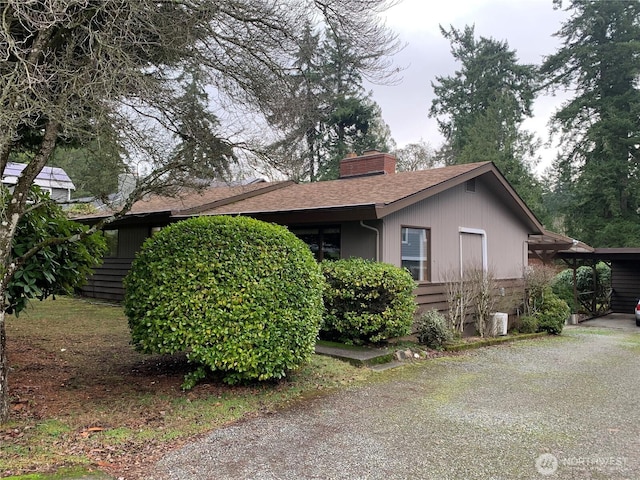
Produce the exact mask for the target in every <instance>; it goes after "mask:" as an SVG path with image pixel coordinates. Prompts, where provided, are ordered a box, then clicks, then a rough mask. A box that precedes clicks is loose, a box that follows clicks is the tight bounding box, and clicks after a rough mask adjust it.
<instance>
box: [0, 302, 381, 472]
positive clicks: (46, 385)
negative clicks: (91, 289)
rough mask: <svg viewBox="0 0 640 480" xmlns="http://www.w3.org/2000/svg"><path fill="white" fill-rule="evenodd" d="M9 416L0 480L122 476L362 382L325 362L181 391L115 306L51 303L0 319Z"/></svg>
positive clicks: (176, 366) (361, 376)
mask: <svg viewBox="0 0 640 480" xmlns="http://www.w3.org/2000/svg"><path fill="white" fill-rule="evenodd" d="M7 351H8V356H9V364H10V376H9V391H10V395H11V410H12V413H11V418H10V421H9V423H8V424H6V425H0V477H3V476H8V475H17V474H26V473H33V472H55V471H58V470H59V469H61V468H75V467H81V468H86V469H89V470H91V469H101V470H104V471H106V472H108V473H112V474H114V475H118V474H121V473H122V472H123V469H124V470H126V468H129V467H128V466H129V465H142V464H144V462H148V461H152V460H153V459H154V456H157V455H159V454H161V453H162V452H165V451H167V450H168V449H171V448H174V447H176V446H179V445H180V444H182V443H184V442H185V441H187V440H188V439H190V438H193V437H194V436H197V435H201V434H204V433H206V432H208V431H211V430H213V429H215V428H218V427H220V426H223V425H226V424H228V423H230V422H234V421H236V420H238V419H241V418H245V417H251V416H255V415H259V414H263V413H265V412H269V411H274V410H278V409H280V408H284V407H286V406H287V405H291V404H292V403H295V402H297V401H299V400H300V399H303V398H308V397H310V396H316V395H319V394H323V393H325V392H328V391H332V390H334V389H336V388H339V387H341V386H345V385H353V384H357V383H360V382H363V381H365V380H367V379H369V378H370V377H371V376H372V375H373V374H372V373H371V371H370V370H367V369H362V368H356V367H354V366H352V365H350V364H348V363H346V362H343V361H340V360H336V359H332V358H329V357H321V356H317V355H316V356H313V357H312V360H311V362H310V363H308V364H307V365H305V366H304V367H302V368H300V369H299V370H298V371H296V372H292V373H291V374H290V375H289V377H288V378H286V379H284V380H282V381H279V382H267V383H252V384H248V385H241V386H233V387H232V386H227V385H225V384H223V383H221V382H219V381H218V380H217V379H215V378H209V379H207V380H205V381H204V382H202V383H201V384H199V385H197V386H196V387H195V388H194V389H193V390H191V391H188V392H184V391H182V390H181V389H180V385H181V383H182V380H183V376H184V374H185V373H186V372H187V371H189V368H190V367H189V365H188V364H187V363H186V360H185V359H184V357H183V356H171V357H168V356H153V355H151V356H149V355H146V356H145V355H142V354H139V353H137V352H135V351H134V350H133V348H132V347H131V345H130V337H129V331H128V327H127V321H126V318H125V317H124V315H123V310H122V307H120V306H118V305H115V306H114V305H108V304H101V303H95V302H94V303H91V302H88V301H86V300H82V299H76V298H69V297H60V298H57V299H56V300H47V301H44V302H34V303H33V304H32V306H31V307H30V308H29V309H28V310H27V311H26V312H24V313H23V314H21V315H20V316H19V317H18V318H15V317H9V318H8V320H7Z"/></svg>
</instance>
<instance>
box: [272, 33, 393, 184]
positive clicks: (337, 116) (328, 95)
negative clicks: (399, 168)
mask: <svg viewBox="0 0 640 480" xmlns="http://www.w3.org/2000/svg"><path fill="white" fill-rule="evenodd" d="M366 61H367V59H366V58H365V57H363V56H362V54H361V53H358V52H357V51H356V50H355V49H354V48H353V45H352V44H350V43H349V41H348V39H346V38H345V37H343V36H341V35H339V34H337V33H336V32H334V31H332V30H331V29H327V30H326V32H325V34H324V35H323V36H322V37H321V36H320V35H319V34H317V33H314V31H313V28H312V26H311V25H310V24H308V25H307V26H306V27H305V28H304V29H303V34H302V36H301V40H300V47H299V52H298V58H297V60H296V62H295V64H294V69H293V72H292V73H291V75H290V85H291V86H290V96H287V97H285V98H283V99H282V102H281V104H280V108H278V109H277V110H274V112H273V113H272V115H270V116H269V122H270V123H271V124H272V125H275V126H277V127H279V128H281V129H282V130H284V135H283V136H282V138H281V139H280V140H278V141H277V142H276V143H274V144H272V145H271V146H270V149H269V157H270V161H271V163H272V164H273V165H274V166H275V167H276V168H278V169H280V170H281V171H283V172H284V173H285V174H287V175H288V176H290V177H293V178H294V179H296V180H303V181H312V182H313V181H317V180H329V179H333V178H336V177H337V175H338V165H339V161H340V159H342V158H344V157H345V155H346V154H347V153H350V152H356V153H362V152H363V151H366V150H371V149H376V150H390V149H391V148H392V146H393V140H392V138H391V134H390V131H389V128H388V126H387V125H386V124H385V123H384V121H383V119H382V111H381V109H380V107H379V105H378V104H377V103H376V102H375V101H374V100H373V99H372V98H371V95H370V94H367V93H366V92H365V90H364V88H363V77H362V74H361V71H362V70H363V67H364V63H365V62H366ZM283 159H284V160H283Z"/></svg>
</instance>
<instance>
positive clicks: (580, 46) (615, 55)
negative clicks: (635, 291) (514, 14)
mask: <svg viewBox="0 0 640 480" xmlns="http://www.w3.org/2000/svg"><path fill="white" fill-rule="evenodd" d="M554 3H555V6H556V7H557V8H559V7H561V6H562V2H561V1H559V0H556V1H555V2H554ZM567 10H568V11H571V12H572V15H571V17H570V18H569V19H568V20H567V21H566V22H565V23H564V24H563V26H562V28H561V29H560V31H559V32H558V33H557V34H556V35H557V36H558V37H560V38H562V39H563V43H562V46H561V47H560V49H559V50H558V51H557V52H556V53H555V54H553V55H551V56H549V57H548V58H547V59H546V60H545V62H544V64H543V65H542V68H541V71H542V73H543V74H544V75H546V76H547V86H550V87H554V88H558V87H564V88H567V89H571V91H573V92H575V96H574V97H573V98H572V99H571V100H569V101H568V102H566V103H565V104H564V105H563V106H562V107H561V108H560V109H559V110H558V111H557V112H556V113H555V115H554V117H553V121H554V125H555V127H556V128H557V129H558V130H559V131H560V133H561V144H562V145H563V147H564V148H563V150H562V159H561V160H560V163H561V164H562V168H563V170H564V171H565V174H564V176H563V178H561V180H562V182H563V184H559V185H558V188H561V189H563V190H564V191H566V190H568V189H571V190H572V191H573V195H572V196H571V197H569V198H567V204H566V206H565V209H566V215H565V217H566V218H567V219H568V222H567V224H566V227H567V230H568V232H569V234H570V235H572V236H574V237H576V238H580V240H583V241H585V242H587V243H589V244H591V245H594V246H598V247H619V246H640V216H639V215H638V208H639V207H640V191H639V189H638V161H639V160H640V156H639V153H640V152H639V148H640V147H639V146H640V90H639V88H638V80H639V75H640V2H639V1H637V0H629V1H615V2H612V1H604V0H597V1H594V0H571V1H570V2H569V5H568V7H567ZM566 172H571V174H570V175H567V174H566ZM564 182H570V183H571V185H570V186H569V185H566V184H564Z"/></svg>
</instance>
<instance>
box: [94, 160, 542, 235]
mask: <svg viewBox="0 0 640 480" xmlns="http://www.w3.org/2000/svg"><path fill="white" fill-rule="evenodd" d="M479 177H482V179H483V182H485V183H486V184H487V185H488V188H489V189H490V190H491V191H492V193H493V194H494V195H495V196H496V197H497V201H499V202H501V203H502V204H503V205H505V206H506V207H507V208H509V209H511V210H512V211H513V212H514V214H515V215H517V216H518V218H520V219H521V220H522V221H523V222H524V223H525V224H526V225H527V227H528V228H529V229H530V231H531V233H537V232H542V231H543V227H542V225H541V224H540V222H539V221H538V219H537V218H536V217H535V215H534V214H533V213H532V212H531V210H529V208H528V207H527V206H526V204H525V203H524V202H523V201H522V199H521V198H520V197H519V196H518V194H517V193H516V192H515V191H514V190H513V188H512V187H511V186H510V185H509V183H508V182H507V181H506V180H505V179H504V177H503V176H502V174H501V173H500V172H499V171H498V169H497V168H496V167H495V165H494V164H493V163H491V162H479V163H469V164H464V165H453V166H448V167H441V168H433V169H429V170H421V171H412V172H399V173H391V172H386V173H380V174H374V175H362V176H354V177H348V178H341V179H338V180H330V181H324V182H314V183H299V184H296V183H293V182H290V181H285V182H271V183H260V184H253V185H243V186H223V187H213V188H209V189H205V190H203V191H200V192H195V191H188V192H185V193H184V194H182V195H180V196H178V197H164V196H158V195H155V196H151V197H149V198H147V199H144V200H140V201H138V202H136V203H135V204H134V206H133V208H132V210H131V212H130V214H129V215H130V216H144V215H150V214H166V215H169V216H170V217H172V218H182V217H189V216H193V215H248V216H253V217H256V218H260V219H264V220H268V221H274V222H284V223H287V224H292V223H298V222H299V223H309V222H331V221H356V220H375V219H380V218H383V217H385V216H387V215H389V214H391V213H393V212H396V211H398V210H400V209H402V208H405V207H407V206H409V205H412V204H414V203H417V202H419V201H421V200H424V199H426V198H429V197H430V196H433V195H436V194H438V193H441V192H443V191H445V190H448V189H450V188H452V187H455V186H457V185H460V184H463V183H464V182H466V181H468V180H472V179H475V178H479ZM85 218H86V217H85Z"/></svg>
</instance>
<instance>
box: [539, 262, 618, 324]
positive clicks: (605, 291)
mask: <svg viewBox="0 0 640 480" xmlns="http://www.w3.org/2000/svg"><path fill="white" fill-rule="evenodd" d="M596 281H597V289H596V291H595V300H596V303H606V302H608V301H609V298H608V297H609V290H610V289H611V268H610V267H609V266H608V265H607V264H606V263H604V262H599V263H598V264H597V265H596ZM551 287H552V289H553V293H555V294H556V295H557V296H558V297H560V298H561V299H562V300H564V301H565V302H567V305H569V306H571V305H573V302H574V298H573V270H572V269H570V268H567V269H565V270H563V271H562V272H560V273H558V275H556V276H555V278H554V279H553V283H552V286H551ZM576 288H577V290H578V294H579V295H580V297H581V298H582V299H583V300H584V301H585V302H589V303H591V302H592V300H593V296H594V293H593V270H592V268H591V267H588V266H582V267H578V269H577V270H576ZM573 311H574V312H578V311H579V306H578V305H576V306H574V307H573Z"/></svg>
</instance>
